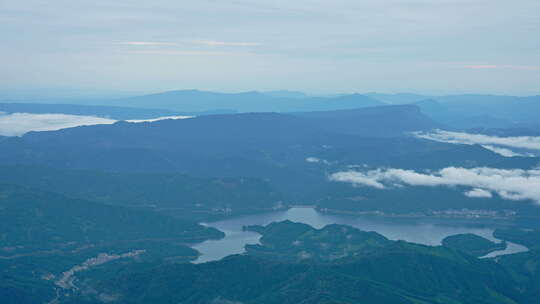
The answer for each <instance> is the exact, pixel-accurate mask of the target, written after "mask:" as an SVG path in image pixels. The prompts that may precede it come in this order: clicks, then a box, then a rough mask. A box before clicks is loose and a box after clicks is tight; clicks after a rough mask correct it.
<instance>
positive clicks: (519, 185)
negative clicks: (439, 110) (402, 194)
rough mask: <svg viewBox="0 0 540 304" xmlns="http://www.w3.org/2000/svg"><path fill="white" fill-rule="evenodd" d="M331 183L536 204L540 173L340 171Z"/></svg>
mask: <svg viewBox="0 0 540 304" xmlns="http://www.w3.org/2000/svg"><path fill="white" fill-rule="evenodd" d="M329 179H330V180H331V181H337V182H347V183H351V184H353V185H356V186H367V187H373V188H377V189H388V188H393V187H400V186H431V187H435V186H448V187H452V186H463V187H470V188H471V190H470V191H467V192H465V193H464V195H466V196H468V197H476V198H479V197H484V198H490V197H492V196H493V193H496V194H498V195H499V196H500V197H502V198H504V199H508V200H532V201H535V202H537V203H539V204H540V169H532V170H521V169H496V168H485V167H482V168H471V169H468V168H457V167H448V168H444V169H442V170H439V171H436V172H416V171H413V170H403V169H393V168H392V169H377V170H370V171H366V172H359V171H343V172H337V173H334V174H332V175H330V176H329Z"/></svg>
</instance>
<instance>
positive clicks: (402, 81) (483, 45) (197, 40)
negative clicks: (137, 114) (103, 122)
mask: <svg viewBox="0 0 540 304" xmlns="http://www.w3.org/2000/svg"><path fill="white" fill-rule="evenodd" d="M0 33H1V36H0V38H1V44H0V88H3V89H13V88H18V89H24V88H81V89H93V90H122V91H146V92H154V91H162V90H168V89H191V88H196V89H207V90H217V91H242V90H275V89H291V90H302V91H307V92H312V93H332V92H368V91H378V92H403V91H409V92H420V93H429V94H446V93H465V92H471V93H473V92H475V93H495V94H519V95H526V94H540V38H538V37H539V36H540V1H539V0H515V1H509V0H453V1H450V0H332V1H328V0H326V1H323V0H295V1H291V0H288V1H284V0H273V1H269V0H259V1H254V0H253V1H247V0H246V1H244V0H238V1H224V0H219V1H218V0H215V1H212V0H196V1H178V0H174V1H173V0H154V1H137V0H131V1H122V0H119V1H110V0H106V1H105V0H92V1H86V0H77V1H74V0H48V1H39V0H22V1H21V0H2V1H0Z"/></svg>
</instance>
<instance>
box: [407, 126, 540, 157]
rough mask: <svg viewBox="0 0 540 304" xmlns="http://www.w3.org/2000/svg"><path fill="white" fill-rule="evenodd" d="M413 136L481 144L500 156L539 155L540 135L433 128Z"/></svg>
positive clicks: (454, 142)
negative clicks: (488, 133)
mask: <svg viewBox="0 0 540 304" xmlns="http://www.w3.org/2000/svg"><path fill="white" fill-rule="evenodd" d="M413 134H414V136H416V137H418V138H424V139H429V140H434V141H439V142H445V143H452V144H465V145H481V146H482V147H484V148H486V149H488V150H491V151H493V152H495V153H498V154H500V155H502V156H506V157H512V156H527V157H532V156H538V155H540V137H538V136H514V137H498V136H489V135H484V134H470V133H463V132H450V131H444V130H435V131H433V132H428V133H423V132H415V133H413ZM511 148H514V149H522V150H527V151H526V152H521V151H520V152H516V151H514V150H511Z"/></svg>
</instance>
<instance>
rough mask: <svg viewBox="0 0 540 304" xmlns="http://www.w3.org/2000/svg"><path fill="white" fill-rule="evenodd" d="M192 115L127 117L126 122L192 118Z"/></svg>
mask: <svg viewBox="0 0 540 304" xmlns="http://www.w3.org/2000/svg"><path fill="white" fill-rule="evenodd" d="M192 117H193V116H181V115H179V116H163V117H156V118H150V119H128V120H126V121H127V122H135V123H137V122H154V121H158V120H165V119H186V118H192Z"/></svg>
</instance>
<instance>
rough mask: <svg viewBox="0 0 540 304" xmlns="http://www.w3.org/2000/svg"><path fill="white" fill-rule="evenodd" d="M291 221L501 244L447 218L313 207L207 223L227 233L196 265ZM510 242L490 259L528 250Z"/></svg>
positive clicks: (420, 239) (396, 236) (206, 247)
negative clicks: (254, 228) (262, 228)
mask: <svg viewBox="0 0 540 304" xmlns="http://www.w3.org/2000/svg"><path fill="white" fill-rule="evenodd" d="M284 220H290V221H293V222H300V223H305V224H308V225H311V226H313V227H315V228H322V227H324V226H326V225H329V224H342V225H349V226H353V227H356V228H358V229H360V230H364V231H375V232H378V233H380V234H382V235H384V236H385V237H387V238H389V239H391V240H405V241H408V242H413V243H420V244H425V245H440V244H441V242H442V240H443V239H444V238H445V237H447V236H449V235H454V234H460V233H474V234H477V235H479V236H482V237H484V238H487V239H489V240H492V241H496V242H499V241H500V240H497V239H496V238H494V237H493V231H494V230H495V228H494V227H489V226H479V225H470V224H465V223H458V224H456V221H450V220H445V219H414V220H411V219H407V220H402V219H393V218H387V217H375V216H352V215H330V214H325V213H319V212H317V211H316V210H315V209H313V208H291V209H289V210H287V211H277V212H270V213H264V214H255V215H245V216H238V217H234V218H230V219H226V220H222V221H217V222H211V223H204V225H206V226H209V227H214V228H217V229H219V230H221V231H223V232H224V233H225V237H224V238H223V239H221V240H209V241H205V242H202V243H199V244H196V245H194V246H192V247H193V248H194V249H196V250H198V251H199V252H200V253H201V256H199V258H198V259H197V260H195V261H194V263H204V262H209V261H215V260H219V259H222V258H224V257H225V256H228V255H231V254H238V253H243V252H244V246H245V245H246V244H256V243H258V242H259V238H260V235H259V234H258V233H255V232H250V231H243V230H242V227H243V226H247V225H267V224H269V223H271V222H276V221H284ZM507 243H508V247H507V248H506V249H505V250H499V251H495V252H492V253H490V254H489V255H487V256H486V257H494V256H497V255H502V254H511V253H517V252H521V251H527V248H526V247H524V246H521V245H518V244H514V243H510V242H507Z"/></svg>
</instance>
